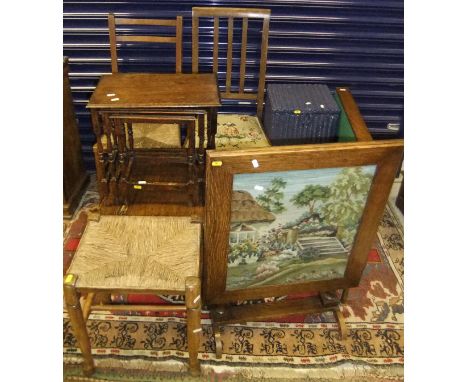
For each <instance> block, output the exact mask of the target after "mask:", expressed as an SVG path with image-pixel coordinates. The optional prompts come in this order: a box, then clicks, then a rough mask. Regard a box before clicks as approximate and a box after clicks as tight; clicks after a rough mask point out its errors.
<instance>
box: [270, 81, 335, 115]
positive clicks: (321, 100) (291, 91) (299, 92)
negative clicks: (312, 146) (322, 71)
mask: <svg viewBox="0 0 468 382" xmlns="http://www.w3.org/2000/svg"><path fill="white" fill-rule="evenodd" d="M267 99H268V101H267V102H270V104H271V108H272V110H274V111H295V110H300V112H302V113H304V112H308V113H339V112H340V108H339V107H338V105H337V104H336V101H335V99H334V98H333V96H332V94H331V92H330V90H329V89H328V86H326V85H319V84H269V85H268V87H267Z"/></svg>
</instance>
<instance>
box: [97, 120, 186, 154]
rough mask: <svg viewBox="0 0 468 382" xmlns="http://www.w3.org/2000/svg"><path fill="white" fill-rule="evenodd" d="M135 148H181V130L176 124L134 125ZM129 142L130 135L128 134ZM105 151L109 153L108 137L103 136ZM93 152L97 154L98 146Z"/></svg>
mask: <svg viewBox="0 0 468 382" xmlns="http://www.w3.org/2000/svg"><path fill="white" fill-rule="evenodd" d="M132 127H133V147H134V148H135V149H154V148H181V147H182V145H181V135H180V128H179V126H178V125H176V124H170V123H165V124H158V123H134V124H132ZM127 141H128V133H127ZM101 142H102V145H103V148H104V151H105V152H106V151H107V136H106V135H102V136H101ZM93 151H94V152H95V153H96V152H97V144H94V146H93Z"/></svg>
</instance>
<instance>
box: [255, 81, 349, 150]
mask: <svg viewBox="0 0 468 382" xmlns="http://www.w3.org/2000/svg"><path fill="white" fill-rule="evenodd" d="M340 112H341V109H340V108H339V107H338V105H337V104H336V101H335V99H334V98H333V96H332V94H331V92H330V90H329V89H328V87H327V86H326V85H314V84H270V85H268V87H267V94H266V102H265V114H264V118H263V126H264V130H265V133H266V135H267V136H268V138H269V139H270V142H271V144H272V145H294V144H303V143H322V142H336V140H337V135H338V121H339V118H340Z"/></svg>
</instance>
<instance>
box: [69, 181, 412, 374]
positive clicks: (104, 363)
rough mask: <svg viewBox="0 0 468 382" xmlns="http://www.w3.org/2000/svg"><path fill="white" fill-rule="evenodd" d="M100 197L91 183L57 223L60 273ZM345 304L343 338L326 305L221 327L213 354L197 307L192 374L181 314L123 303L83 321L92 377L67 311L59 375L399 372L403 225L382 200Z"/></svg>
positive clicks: (211, 340) (133, 300)
mask: <svg viewBox="0 0 468 382" xmlns="http://www.w3.org/2000/svg"><path fill="white" fill-rule="evenodd" d="M91 187H92V186H91ZM97 199H98V196H97V193H96V192H95V191H93V190H92V189H91V190H90V191H88V192H87V193H86V194H85V196H84V198H83V201H82V206H81V207H80V210H79V211H78V212H77V213H76V214H75V216H76V218H75V219H74V220H72V221H68V222H65V223H64V273H65V271H66V269H67V268H68V265H69V263H70V260H71V258H72V257H73V254H74V250H75V249H76V247H77V245H78V243H79V240H80V237H81V234H82V232H83V229H84V227H85V225H86V220H87V211H88V210H89V209H91V208H93V206H94V205H95V203H96V202H97ZM300 297H303V296H300V295H296V296H289V297H288V298H300ZM283 298H286V297H283ZM178 300H180V298H178V297H177V296H146V297H137V296H132V295H126V296H113V301H114V302H115V303H119V302H130V303H151V302H154V303H162V302H166V303H177V302H180V301H178ZM342 312H343V315H344V317H345V320H346V324H347V327H348V331H349V336H348V338H347V339H346V340H344V341H343V340H341V339H340V335H339V332H338V326H337V324H336V322H335V320H334V317H333V314H331V313H324V314H314V315H313V314H310V315H297V316H288V317H282V318H278V319H276V320H272V321H269V322H250V323H247V324H246V325H229V326H225V327H223V328H222V341H223V356H222V359H219V360H218V359H216V358H215V354H214V349H215V348H214V338H213V334H212V329H211V321H210V318H209V315H208V312H204V314H203V317H202V326H203V328H202V329H203V331H202V339H201V345H200V349H199V351H200V353H199V358H200V360H201V365H202V366H201V367H202V376H201V377H199V378H194V377H190V376H189V375H188V374H187V373H185V372H186V370H187V367H186V361H187V359H188V353H187V338H186V334H185V320H184V317H183V315H181V314H175V313H170V312H168V313H164V312H163V313H150V312H148V313H140V314H136V313H134V312H125V311H122V312H114V313H113V314H111V313H109V312H99V313H95V314H91V316H90V318H89V320H88V322H87V325H88V332H89V335H90V338H91V345H92V352H93V355H94V359H95V363H96V366H97V371H96V373H95V375H94V376H93V377H92V378H84V377H82V374H81V368H80V367H79V364H80V362H81V358H80V350H79V348H78V347H77V342H76V339H75V337H74V335H73V331H72V329H71V326H70V323H69V320H68V315H67V313H66V312H64V319H63V346H64V378H65V380H67V381H101V380H102V381H138V382H140V381H141V382H143V381H163V380H173V381H179V380H180V381H222V380H229V381H243V380H256V381H257V380H265V381H280V380H288V379H291V380H295V381H301V380H304V381H336V380H345V381H353V382H354V381H356V382H357V381H382V382H383V381H394V380H403V361H404V358H403V353H404V343H403V315H404V313H403V228H402V226H401V225H400V223H399V222H398V220H397V219H396V217H395V216H394V214H393V212H392V210H391V208H390V207H388V206H387V208H386V209H385V213H384V216H383V218H382V221H381V223H380V226H379V230H378V234H377V237H376V238H375V241H374V245H373V248H372V250H371V251H370V252H369V255H368V264H367V267H366V269H365V271H364V274H363V277H362V280H361V283H360V285H359V287H357V288H353V289H351V290H350V293H349V298H348V303H347V304H345V305H342Z"/></svg>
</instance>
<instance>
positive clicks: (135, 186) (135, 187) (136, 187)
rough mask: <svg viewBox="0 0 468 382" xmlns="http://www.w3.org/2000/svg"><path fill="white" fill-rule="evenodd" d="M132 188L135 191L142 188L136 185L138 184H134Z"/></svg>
mask: <svg viewBox="0 0 468 382" xmlns="http://www.w3.org/2000/svg"><path fill="white" fill-rule="evenodd" d="M133 188H134V189H135V190H141V189H142V188H143V187H141V186H140V185H138V184H135V185H134V186H133Z"/></svg>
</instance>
